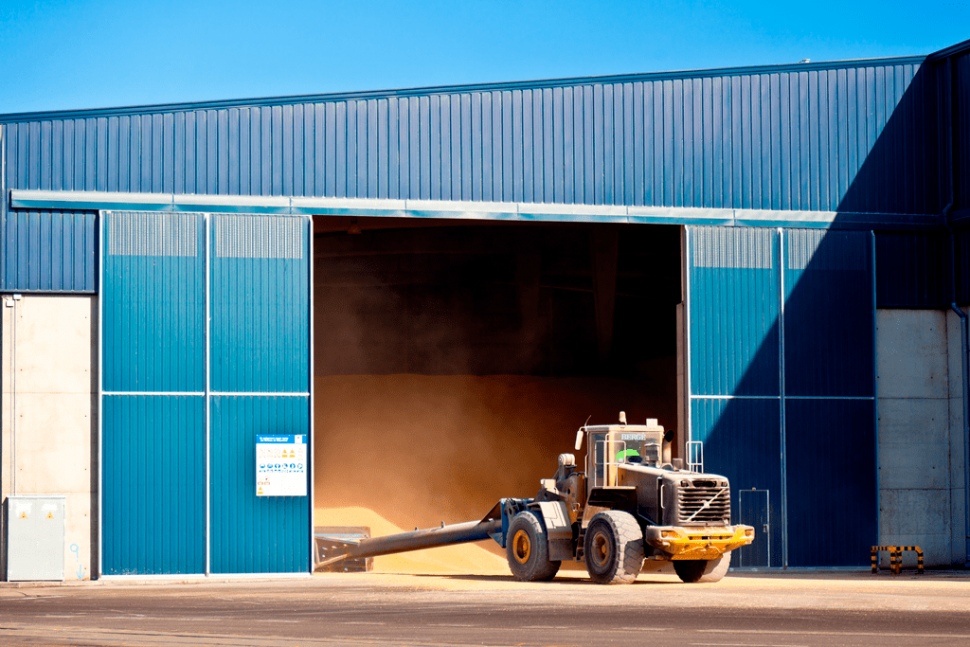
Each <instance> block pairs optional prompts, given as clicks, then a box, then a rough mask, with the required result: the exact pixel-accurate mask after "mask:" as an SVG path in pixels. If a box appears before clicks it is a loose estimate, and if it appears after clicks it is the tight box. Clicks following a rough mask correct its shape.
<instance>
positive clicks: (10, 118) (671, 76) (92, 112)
mask: <svg viewBox="0 0 970 647" xmlns="http://www.w3.org/2000/svg"><path fill="white" fill-rule="evenodd" d="M967 42H968V43H970V41H967ZM954 47H958V46H956V45H955V46H954ZM942 51H946V50H941V52H942ZM927 58H928V57H927V56H926V55H914V56H899V57H886V58H870V59H850V60H845V61H820V62H818V63H778V64H770V65H755V66H742V67H724V68H708V69H700V70H678V71H667V72H638V73H629V74H616V75H607V76H581V77H566V78H560V79H540V80H525V81H500V82H492V83H479V84H468V85H439V86H426V87H417V88H400V89H387V90H362V91H351V92H335V93H323V94H305V95H290V96H280V97H263V98H259V97H257V98H250V99H225V100H212V101H190V102H182V103H158V104H147V105H140V106H137V105H136V106H122V107H112V108H84V109H69V110H51V111H41V112H13V113H7V114H0V123H18V122H31V121H44V120H48V119H70V118H97V117H112V116H125V115H144V114H155V113H162V112H190V111H194V110H220V109H226V108H256V107H270V106H284V105H296V104H302V103H329V102H336V101H348V100H355V99H389V98H399V97H422V96H432V95H443V94H465V93H470V92H490V91H491V92H499V91H512V90H543V89H551V88H559V87H575V86H584V85H593V84H598V83H633V82H637V81H658V80H681V79H698V78H714V77H726V76H740V75H749V74H771V73H780V72H805V71H819V70H831V69H849V68H859V67H867V66H872V65H887V64H906V63H912V64H920V63H923V62H924V61H925V60H927Z"/></svg>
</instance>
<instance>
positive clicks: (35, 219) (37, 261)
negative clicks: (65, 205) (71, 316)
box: [0, 210, 97, 292]
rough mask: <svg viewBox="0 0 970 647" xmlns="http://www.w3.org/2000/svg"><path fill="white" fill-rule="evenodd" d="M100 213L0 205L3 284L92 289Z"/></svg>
mask: <svg viewBox="0 0 970 647" xmlns="http://www.w3.org/2000/svg"><path fill="white" fill-rule="evenodd" d="M96 220H97V218H96V215H95V214H94V213H93V212H84V211H54V212H51V211H20V210H11V211H7V210H0V228H2V238H3V246H4V248H3V250H2V253H0V264H2V269H0V274H2V277H3V283H2V289H3V290H9V291H23V292H27V291H34V290H38V291H52V292H94V291H95V289H96V281H95V276H94V274H95V272H94V268H95V266H96V263H95V259H96V257H95V253H96V249H97V233H96V229H95V227H96Z"/></svg>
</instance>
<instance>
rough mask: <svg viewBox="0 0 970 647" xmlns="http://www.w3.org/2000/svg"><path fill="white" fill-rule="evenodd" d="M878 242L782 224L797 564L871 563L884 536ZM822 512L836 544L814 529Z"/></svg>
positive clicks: (792, 551) (792, 548)
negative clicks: (878, 436)
mask: <svg viewBox="0 0 970 647" xmlns="http://www.w3.org/2000/svg"><path fill="white" fill-rule="evenodd" d="M872 248H873V241H872V234H870V233H869V232H855V231H827V232H826V231H815V230H811V231H806V230H789V231H786V232H785V252H786V253H785V254H784V257H785V264H784V283H785V312H784V346H785V397H786V399H785V404H784V407H785V428H786V434H785V438H786V451H785V455H786V466H787V475H788V479H787V499H786V504H787V510H788V520H789V524H788V538H789V542H788V559H789V564H790V565H791V566H818V565H828V566H842V565H845V566H852V565H860V564H865V563H867V561H868V557H869V553H868V551H867V547H868V546H872V545H873V544H872V542H873V541H875V538H876V537H878V524H877V514H878V510H877V504H876V444H875V425H876V420H875V399H874V396H875V349H874V343H875V342H874V338H875V332H874V331H875V309H874V296H873V290H874V278H873V270H872ZM823 483H824V484H826V487H819V485H820V484H823ZM819 519H825V520H826V523H828V524H831V527H833V528H838V529H839V530H838V532H839V541H838V542H820V541H818V538H817V537H812V536H811V534H812V529H813V528H815V529H817V528H818V526H817V521H818V520H819Z"/></svg>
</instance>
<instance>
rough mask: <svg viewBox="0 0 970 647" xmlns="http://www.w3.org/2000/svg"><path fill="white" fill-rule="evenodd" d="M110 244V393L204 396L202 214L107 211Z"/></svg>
mask: <svg viewBox="0 0 970 647" xmlns="http://www.w3.org/2000/svg"><path fill="white" fill-rule="evenodd" d="M103 245H104V247H103V254H102V259H103V260H102V264H103V267H102V272H103V281H104V285H103V286H102V295H103V296H102V298H103V306H102V307H103V322H102V335H103V340H104V345H103V348H102V385H103V388H104V390H105V391H122V392H131V391H139V392H146V391H147V392H183V393H184V392H202V391H204V390H205V229H204V221H203V218H202V216H200V215H197V214H172V213H137V212H112V213H108V214H106V215H105V223H104V241H103Z"/></svg>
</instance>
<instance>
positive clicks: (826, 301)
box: [785, 230, 875, 397]
mask: <svg viewBox="0 0 970 647" xmlns="http://www.w3.org/2000/svg"><path fill="white" fill-rule="evenodd" d="M785 250H786V254H785V391H786V393H787V395H790V396H815V397H819V396H821V397H824V396H839V397H844V396H850V397H872V396H873V395H874V388H875V386H874V383H875V378H874V374H873V368H872V367H873V326H874V319H873V318H874V316H875V313H874V312H873V309H872V302H873V299H872V297H873V294H872V290H873V277H872V237H871V234H869V233H868V232H845V231H814V230H789V231H787V232H786V238H785ZM820 357H824V358H826V360H825V361H819V358H820Z"/></svg>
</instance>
